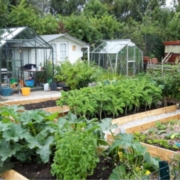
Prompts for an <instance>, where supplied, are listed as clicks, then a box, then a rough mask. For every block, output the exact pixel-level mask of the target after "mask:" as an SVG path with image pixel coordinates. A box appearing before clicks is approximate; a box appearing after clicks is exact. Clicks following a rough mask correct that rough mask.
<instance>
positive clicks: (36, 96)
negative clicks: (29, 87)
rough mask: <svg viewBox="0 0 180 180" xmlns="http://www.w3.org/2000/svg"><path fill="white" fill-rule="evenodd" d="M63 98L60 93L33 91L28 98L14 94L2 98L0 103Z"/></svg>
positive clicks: (0, 97)
mask: <svg viewBox="0 0 180 180" xmlns="http://www.w3.org/2000/svg"><path fill="white" fill-rule="evenodd" d="M60 96H61V92H60V91H42V90H41V91H32V92H30V94H29V95H28V96H24V95H22V94H21V93H13V94H12V95H11V96H2V95H1V96H0V101H6V102H7V101H18V100H31V99H32V100H33V99H41V98H56V97H57V98H58V97H60Z"/></svg>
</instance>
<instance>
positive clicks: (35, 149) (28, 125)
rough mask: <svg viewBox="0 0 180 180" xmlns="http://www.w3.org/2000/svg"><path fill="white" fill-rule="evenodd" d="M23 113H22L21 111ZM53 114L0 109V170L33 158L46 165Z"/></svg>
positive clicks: (52, 140) (54, 129)
mask: <svg viewBox="0 0 180 180" xmlns="http://www.w3.org/2000/svg"><path fill="white" fill-rule="evenodd" d="M22 111H23V112H22ZM56 117H57V113H55V114H49V113H46V112H45V111H42V110H32V111H25V110H24V108H23V107H18V106H10V107H7V106H4V107H1V108H0V171H1V172H3V171H4V170H6V169H9V168H11V167H12V166H13V163H14V162H15V161H20V162H31V161H33V160H34V159H35V160H36V161H37V163H38V162H41V163H47V162H49V160H50V156H51V155H52V149H53V147H54V136H53V134H54V132H55V131H56V129H57V125H56V124H55V123H54V122H53V120H54V119H55V118H56Z"/></svg>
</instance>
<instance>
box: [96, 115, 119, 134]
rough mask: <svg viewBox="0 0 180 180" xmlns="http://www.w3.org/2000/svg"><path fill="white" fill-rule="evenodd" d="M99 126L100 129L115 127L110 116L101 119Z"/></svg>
mask: <svg viewBox="0 0 180 180" xmlns="http://www.w3.org/2000/svg"><path fill="white" fill-rule="evenodd" d="M99 126H100V127H101V130H102V131H109V130H112V129H113V128H116V127H117V125H116V124H112V118H105V119H103V120H102V121H101V122H100V124H99Z"/></svg>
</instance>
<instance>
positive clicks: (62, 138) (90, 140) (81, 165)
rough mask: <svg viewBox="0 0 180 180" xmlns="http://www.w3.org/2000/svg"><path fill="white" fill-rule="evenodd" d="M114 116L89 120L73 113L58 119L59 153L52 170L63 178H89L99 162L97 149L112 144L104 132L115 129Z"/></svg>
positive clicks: (57, 140)
mask: <svg viewBox="0 0 180 180" xmlns="http://www.w3.org/2000/svg"><path fill="white" fill-rule="evenodd" d="M111 120H112V119H104V120H103V121H102V122H99V121H98V120H97V119H92V120H87V119H86V118H84V117H81V118H77V116H76V115H74V114H72V113H71V112H69V113H68V115H66V116H64V117H61V118H59V119H58V121H57V125H58V127H59V131H57V132H56V138H55V144H56V152H55V156H54V160H53V164H52V169H51V172H52V174H54V175H56V176H57V178H60V179H86V177H87V175H90V174H92V173H93V169H94V168H95V166H96V163H97V162H98V161H99V160H98V159H99V158H98V152H97V149H98V147H99V146H100V145H105V146H109V145H108V143H107V142H106V141H105V140H104V135H105V134H104V132H105V131H108V130H111V129H112V128H115V127H116V125H112V124H111Z"/></svg>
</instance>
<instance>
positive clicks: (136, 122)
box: [119, 109, 180, 130]
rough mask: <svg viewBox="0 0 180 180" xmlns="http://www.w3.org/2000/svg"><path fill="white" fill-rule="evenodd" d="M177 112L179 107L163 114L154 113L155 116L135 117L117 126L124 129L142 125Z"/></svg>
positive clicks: (179, 112) (179, 111) (178, 112)
mask: <svg viewBox="0 0 180 180" xmlns="http://www.w3.org/2000/svg"><path fill="white" fill-rule="evenodd" d="M177 114H180V110H179V109H178V110H176V111H174V112H170V113H164V114H160V115H156V116H150V117H146V118H143V119H137V120H134V121H132V122H127V123H125V124H123V125H121V126H119V128H120V129H121V130H125V129H127V128H130V127H134V126H138V125H143V124H145V123H148V122H152V121H156V120H159V119H163V118H166V117H169V116H173V115H177Z"/></svg>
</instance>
